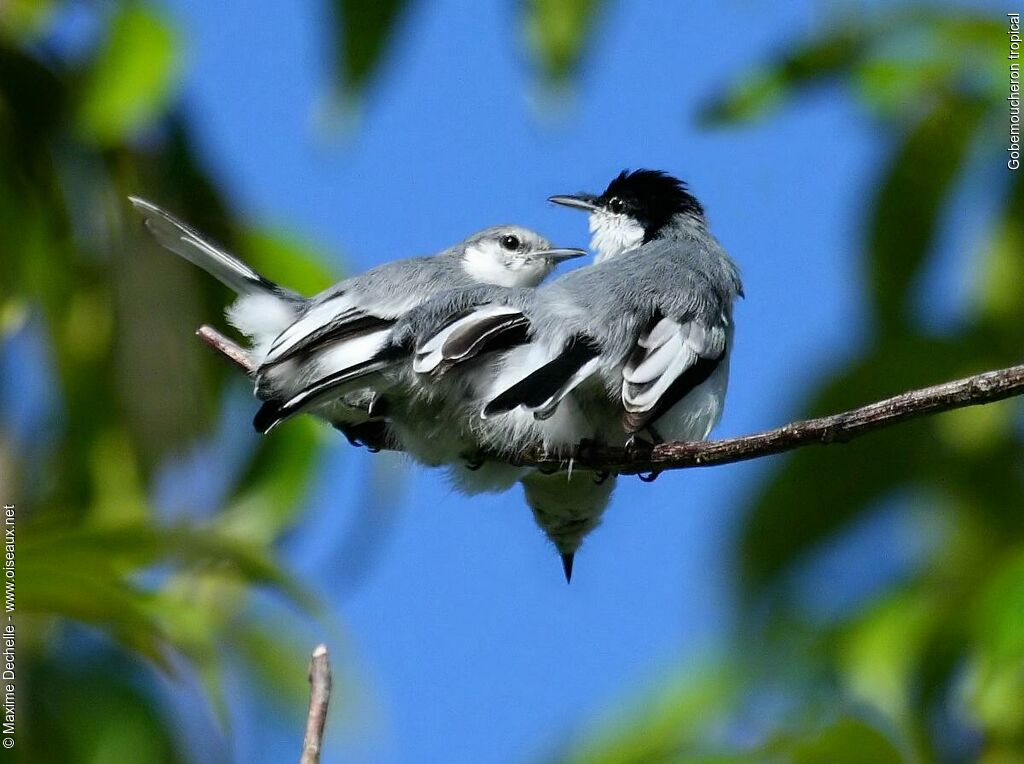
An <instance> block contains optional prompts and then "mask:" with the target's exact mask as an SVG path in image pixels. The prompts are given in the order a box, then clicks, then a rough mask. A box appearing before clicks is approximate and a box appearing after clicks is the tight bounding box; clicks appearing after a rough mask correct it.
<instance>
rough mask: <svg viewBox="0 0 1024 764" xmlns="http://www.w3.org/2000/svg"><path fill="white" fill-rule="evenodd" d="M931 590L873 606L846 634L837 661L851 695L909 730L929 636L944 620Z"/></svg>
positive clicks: (904, 594) (912, 592)
mask: <svg viewBox="0 0 1024 764" xmlns="http://www.w3.org/2000/svg"><path fill="white" fill-rule="evenodd" d="M939 611H940V608H939V607H938V603H937V602H936V601H935V599H934V598H933V597H931V596H930V595H929V593H928V591H927V590H925V591H921V590H910V591H901V592H897V593H895V594H893V595H891V596H889V597H887V598H886V599H884V600H883V601H881V602H879V603H877V604H875V605H874V606H872V607H871V608H870V609H869V610H868V611H867V612H866V613H864V614H863V615H862V616H861V617H859V618H858V619H857V620H856V621H855V622H854V623H853V624H851V625H850V626H849V627H848V628H847V629H845V630H844V633H843V634H842V636H841V638H840V640H839V645H838V650H837V657H838V662H839V666H840V670H841V672H842V673H843V676H844V679H845V682H846V684H847V685H848V687H849V689H850V692H851V694H852V695H853V696H854V697H855V698H857V699H858V700H860V701H862V702H865V703H868V704H870V705H871V706H873V707H874V708H876V709H877V710H878V711H880V712H881V713H883V714H885V715H886V716H887V717H888V718H889V719H890V721H892V722H893V723H894V724H899V725H905V724H907V723H908V722H909V718H908V717H909V715H910V714H911V712H912V710H913V709H912V700H913V699H912V697H911V693H912V691H913V689H914V679H915V673H916V671H917V670H918V668H919V666H918V662H919V661H920V660H921V657H922V651H923V650H924V649H925V647H926V640H927V638H928V636H929V631H930V630H931V629H933V628H934V627H935V624H936V621H937V620H938V618H939V615H940V612H939Z"/></svg>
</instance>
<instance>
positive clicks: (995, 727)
mask: <svg viewBox="0 0 1024 764" xmlns="http://www.w3.org/2000/svg"><path fill="white" fill-rule="evenodd" d="M968 677H969V680H968V687H967V696H968V699H969V703H970V708H971V711H972V712H973V714H974V716H975V717H976V718H977V719H978V720H979V721H980V722H981V724H982V725H983V726H984V727H985V728H986V729H987V730H988V731H990V732H992V733H994V734H996V735H998V736H1000V737H1006V738H1013V737H1019V736H1020V735H1021V734H1024V705H1022V704H1021V703H1020V698H1021V697H1024V550H1019V551H1017V552H1016V553H1015V554H1012V555H1010V556H1009V557H1008V559H1007V560H1006V561H1005V562H1004V563H1003V564H1002V565H1001V566H1000V567H999V568H998V569H997V571H996V573H995V575H993V576H992V579H991V580H990V581H989V583H988V585H987V586H986V587H985V590H984V591H983V592H982V595H981V597H979V601H978V603H977V606H976V608H975V613H974V618H973V628H972V644H971V657H970V671H969V673H968Z"/></svg>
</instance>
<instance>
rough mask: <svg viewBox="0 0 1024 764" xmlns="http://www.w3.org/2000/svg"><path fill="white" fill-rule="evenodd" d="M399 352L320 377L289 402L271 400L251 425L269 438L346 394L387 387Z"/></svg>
mask: <svg viewBox="0 0 1024 764" xmlns="http://www.w3.org/2000/svg"><path fill="white" fill-rule="evenodd" d="M399 352H401V351H400V350H399V349H398V348H395V347H393V346H387V347H385V348H384V349H382V350H381V351H379V352H378V353H377V354H376V355H374V356H373V357H371V358H368V359H366V360H364V361H360V362H359V363H355V364H353V365H351V366H349V367H347V368H344V369H341V370H340V371H336V372H334V373H333V374H328V375H327V376H324V377H321V378H319V379H317V380H315V381H313V382H311V383H310V384H309V385H307V386H306V387H304V388H303V389H302V390H300V391H299V392H298V393H296V394H294V395H291V396H290V397H288V398H284V397H281V398H271V399H270V400H268V401H266V402H265V403H264V404H263V405H262V406H261V407H260V410H259V411H257V412H256V416H255V418H254V419H253V422H252V425H253V427H255V428H256V431H257V432H260V433H263V434H264V435H266V434H267V433H268V432H270V431H271V430H272V429H274V428H275V427H277V425H279V424H281V423H282V422H284V421H285V420H286V419H290V418H291V417H293V416H295V415H296V414H301V413H302V412H304V411H309V410H311V409H315V408H317V407H319V406H323V405H325V404H328V403H330V402H331V401H335V400H338V399H339V398H341V397H342V396H344V395H345V394H346V393H349V392H352V391H353V390H361V389H364V388H372V389H376V388H377V387H381V386H384V383H383V381H382V377H381V375H382V374H383V373H384V372H386V371H387V370H388V369H390V368H392V367H393V366H394V365H395V364H396V362H399V361H400V358H399V356H398V355H397V354H398V353H399Z"/></svg>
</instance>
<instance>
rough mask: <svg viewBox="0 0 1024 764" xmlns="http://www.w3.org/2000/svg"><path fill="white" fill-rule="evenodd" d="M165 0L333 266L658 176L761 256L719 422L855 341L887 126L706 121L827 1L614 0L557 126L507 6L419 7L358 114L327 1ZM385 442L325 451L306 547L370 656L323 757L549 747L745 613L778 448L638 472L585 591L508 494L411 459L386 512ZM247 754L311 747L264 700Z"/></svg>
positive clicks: (581, 565)
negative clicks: (740, 561)
mask: <svg viewBox="0 0 1024 764" xmlns="http://www.w3.org/2000/svg"><path fill="white" fill-rule="evenodd" d="M164 4H165V6H166V7H167V9H168V10H169V12H170V13H171V15H172V17H173V18H174V19H175V21H176V23H177V24H178V25H179V26H180V28H181V30H182V31H183V34H184V37H185V38H186V40H187V43H188V45H187V55H186V69H185V72H184V82H183V90H182V97H183V100H184V104H185V108H186V112H187V114H188V115H189V118H190V120H191V122H192V125H193V126H194V128H195V131H196V134H197V137H198V140H199V145H200V149H201V153H202V154H203V156H204V157H205V159H206V161H207V163H208V165H209V166H210V168H211V169H212V171H213V174H214V176H215V177H216V178H217V179H218V180H219V181H220V182H221V184H222V185H223V187H224V188H225V190H226V191H227V192H228V196H229V198H231V199H232V200H234V202H235V203H236V204H237V205H238V209H239V212H241V213H242V214H244V215H245V216H247V217H249V218H251V219H252V220H259V221H265V222H273V223H280V224H284V225H287V226H288V227H290V228H292V229H294V230H296V231H298V232H300V233H301V234H303V235H305V236H307V237H309V238H310V239H312V240H313V241H316V242H318V243H320V244H322V245H323V246H324V247H325V248H326V250H327V251H329V252H333V253H335V254H336V256H337V257H338V259H339V266H340V267H344V268H345V269H348V270H351V271H357V270H362V269H365V268H367V267H369V266H372V265H374V264H377V263H379V262H382V261H385V260H388V259H391V258H394V257H399V256H407V255H412V254H423V253H428V252H431V251H435V250H437V249H439V248H441V247H443V246H447V245H449V244H451V243H453V242H455V241H458V240H459V239H461V238H463V237H464V236H465V235H466V234H467V233H469V232H470V231H473V230H476V229H479V228H482V227H484V226H488V225H493V224H497V223H502V222H516V223H520V224H523V225H527V226H531V227H535V228H537V229H538V230H540V231H542V232H543V233H545V234H546V235H548V236H549V237H550V238H552V239H553V240H555V241H556V242H558V243H560V244H565V245H585V244H586V242H587V239H588V236H587V232H586V221H585V219H584V217H583V216H581V215H578V214H573V213H572V212H569V211H566V210H563V209H559V208H554V207H552V206H550V205H547V204H546V203H545V202H544V199H545V198H546V197H547V196H548V195H550V194H553V193H559V192H572V191H577V190H581V189H586V190H600V189H601V188H603V186H604V185H605V184H606V183H607V181H608V180H609V179H610V178H611V177H612V176H613V175H614V174H615V173H617V172H618V171H619V170H621V169H622V168H624V167H655V168H661V169H666V170H669V171H671V172H673V173H674V174H678V175H680V176H681V177H683V178H685V179H686V180H688V181H689V182H690V184H691V187H692V189H693V191H694V192H695V193H696V194H697V195H698V196H699V197H700V198H701V199H702V200H703V201H704V203H705V205H706V207H707V209H708V212H709V215H710V217H711V221H712V226H713V230H714V231H715V233H716V234H717V235H718V237H719V239H720V240H721V241H722V242H723V243H724V244H725V246H726V247H727V248H728V249H729V250H730V251H731V252H732V254H733V255H734V257H735V259H736V260H737V261H738V262H739V263H740V265H741V267H742V270H743V274H744V281H745V285H746V292H747V299H746V300H745V301H744V302H742V303H741V304H740V305H739V307H738V309H737V326H738V329H737V339H736V349H735V352H734V355H733V367H732V368H733V372H732V374H733V376H732V384H731V389H730V393H729V397H728V402H727V407H726V413H725V417H724V419H723V421H722V424H721V425H720V427H719V430H718V434H719V435H728V434H739V433H743V432H748V431H753V430H756V429H761V428H764V427H766V426H771V425H774V424H778V423H781V422H783V421H787V420H788V418H789V417H790V416H791V415H792V414H794V413H796V407H797V404H798V402H799V401H800V399H801V394H802V393H804V392H805V391H806V390H807V389H808V388H810V387H811V386H813V384H814V382H815V381H816V380H818V379H820V378H821V377H822V376H824V375H826V374H827V373H828V371H829V369H830V368H832V366H833V365H835V364H836V363H838V362H839V361H840V360H841V359H842V358H843V357H844V356H845V355H847V354H849V353H850V352H851V351H852V350H853V348H854V347H855V346H856V343H857V342H858V340H859V337H858V331H857V327H858V326H859V324H860V323H861V321H860V318H861V317H860V314H859V312H858V311H859V304H858V300H859V290H860V288H861V283H862V277H863V274H862V273H861V271H860V261H859V259H858V251H857V244H856V242H857V229H856V223H857V221H858V219H859V215H860V213H861V211H862V205H861V203H860V199H861V196H862V195H863V194H864V192H865V191H866V189H868V188H869V187H870V186H871V184H872V182H873V179H874V172H875V170H876V169H877V168H878V166H879V162H880V161H881V160H882V159H883V158H884V156H885V148H886V142H885V138H884V136H882V135H880V134H879V133H878V132H877V130H876V129H875V128H874V126H873V125H872V124H871V123H870V122H868V121H867V120H866V118H865V117H864V116H863V115H862V114H861V113H860V112H858V111H857V110H856V108H855V107H854V106H853V105H852V104H850V103H849V102H848V101H845V100H840V99H837V98H835V96H834V95H833V94H822V95H821V96H818V97H810V98H807V99H805V100H804V101H802V102H801V103H800V104H799V105H798V106H797V107H796V108H790V109H787V110H785V111H784V112H783V113H781V114H779V115H777V116H774V117H772V118H771V119H768V120H766V121H764V122H761V123H758V124H757V125H753V126H750V127H744V128H742V129H730V130H717V131H702V130H700V129H698V128H697V127H696V126H695V123H694V115H695V113H696V110H697V107H698V106H699V105H700V104H701V103H702V101H703V99H705V98H706V97H708V96H709V95H710V94H711V93H713V92H715V89H716V88H718V87H720V86H722V85H724V84H725V83H727V82H729V81H731V80H732V78H733V77H735V76H736V75H737V74H738V73H741V72H744V71H746V70H748V69H749V68H750V67H751V66H752V65H754V64H756V63H758V62H760V61H762V60H763V59H764V58H765V56H766V55H767V54H769V53H770V52H771V51H773V50H774V49H776V48H777V47H781V46H782V45H784V44H785V43H786V42H787V41H790V40H792V39H799V38H801V37H803V36H805V35H806V34H808V33H810V32H814V31H816V30H819V29H821V28H822V25H825V24H827V21H828V17H829V14H828V13H827V11H826V10H825V8H824V6H823V5H818V4H814V3H809V2H787V3H781V4H779V3H776V4H752V3H746V2H735V1H734V2H729V3H715V2H696V3H677V2H670V1H668V0H664V1H662V2H650V3H625V2H617V3H609V4H608V5H609V6H610V7H609V8H607V10H606V12H605V13H604V14H603V15H602V17H601V19H600V22H599V25H598V29H597V33H596V35H595V37H594V39H593V41H592V43H591V45H590V46H589V48H588V52H587V58H586V61H585V65H584V67H583V76H582V78H581V80H580V81H579V82H578V87H577V89H576V92H575V97H574V100H573V102H572V103H571V104H570V105H569V106H568V107H567V108H565V109H564V111H563V113H562V114H561V115H560V117H559V118H557V119H556V118H553V117H552V116H551V115H544V114H542V113H540V112H539V111H538V110H537V109H536V108H535V105H534V104H535V103H536V101H537V97H536V96H537V88H536V81H535V76H534V72H533V70H532V69H531V66H530V64H529V61H528V60H526V58H525V57H524V55H523V53H522V46H521V45H519V41H518V39H517V35H519V33H520V32H519V27H518V20H517V18H516V15H515V9H516V7H517V3H513V2H479V3H469V2H466V1H465V0H463V1H462V2H459V1H458V0H441V1H439V2H424V3H420V4H418V7H417V8H416V9H415V10H414V12H413V13H412V15H411V17H410V18H409V19H408V24H407V25H406V27H405V29H404V31H403V33H402V34H401V36H400V37H399V39H398V44H397V46H396V51H395V54H394V55H393V56H392V57H391V58H390V60H389V61H388V62H387V64H386V66H385V68H384V70H383V71H382V72H381V76H380V77H379V79H378V80H377V81H376V83H375V84H374V86H373V87H372V89H371V93H370V97H369V99H368V102H367V104H366V106H365V108H364V110H363V112H362V114H361V118H360V121H359V123H358V125H357V126H356V127H355V129H353V130H352V131H350V132H348V133H341V134H339V133H337V132H334V133H330V132H329V131H327V130H325V126H324V122H323V115H324V111H325V109H324V106H325V104H326V102H327V95H328V92H329V87H330V71H329V66H330V52H329V48H328V45H329V40H328V38H327V30H326V28H325V25H324V22H323V17H322V10H323V4H322V3H320V2H313V1H312V0H294V1H293V2H291V3H287V4H284V3H271V2H258V3H246V4H241V3H210V2H204V1H203V0H165V2H164ZM157 196H158V195H157ZM243 254H244V253H243ZM341 264H343V265H341ZM268 275H269V276H271V277H272V276H273V275H274V274H273V273H272V272H270V273H268ZM211 318H213V317H211ZM238 426H239V427H248V416H247V414H246V413H245V412H242V413H241V415H240V416H239V420H238ZM385 459H386V457H370V456H369V455H367V454H365V453H362V452H360V453H354V452H353V451H351V449H348V448H347V447H346V446H345V445H344V444H343V443H342V442H339V443H337V445H336V446H334V447H332V448H331V449H329V451H328V452H327V454H326V455H325V457H324V467H323V470H322V473H321V475H320V477H319V479H318V481H317V485H316V488H315V490H314V492H313V497H312V499H311V507H310V512H309V514H308V519H307V522H306V524H305V526H304V527H303V528H302V529H301V530H300V531H299V532H298V534H297V535H296V537H295V538H292V539H290V540H289V542H288V544H287V546H286V553H287V555H288V560H289V563H290V564H291V565H292V566H294V568H295V569H297V570H298V571H299V572H300V573H301V574H302V575H303V576H305V577H306V578H307V579H308V580H309V581H310V582H311V583H312V584H313V585H314V586H315V587H316V588H317V589H318V590H319V591H320V592H321V593H322V594H323V595H324V596H325V597H326V598H327V599H328V600H329V601H330V602H331V603H332V605H333V606H334V608H335V614H336V616H337V618H338V620H339V621H340V622H341V623H342V624H343V627H344V631H345V637H346V639H347V643H346V644H345V645H343V646H339V647H340V648H341V649H339V650H338V652H339V653H343V654H344V656H345V659H344V660H345V662H346V663H347V664H348V665H347V666H343V667H342V669H341V673H342V674H343V675H348V676H351V677H355V681H354V684H351V685H349V686H350V691H351V693H352V696H351V697H350V698H349V699H348V704H349V706H350V708H351V707H355V708H358V709H359V710H358V712H353V713H352V714H351V715H349V716H346V717H345V718H337V719H336V720H335V721H334V722H332V723H333V724H335V726H333V727H332V728H331V729H330V730H329V742H328V745H327V751H326V760H327V761H350V760H358V761H366V762H379V763H381V764H385V763H390V762H410V761H415V762H442V761H443V762H462V761H465V762H481V763H482V764H487V763H489V762H507V761H533V760H537V759H538V758H540V757H542V756H543V755H544V754H545V753H547V752H550V751H551V750H552V749H553V748H554V747H555V746H556V745H558V744H559V743H561V742H563V741H564V740H565V739H566V736H567V735H570V734H572V733H573V732H574V731H579V730H582V729H585V728H586V727H587V725H588V723H590V722H591V721H592V720H594V719H596V718H597V717H599V716H601V715H602V714H607V713H609V712H610V711H612V710H614V709H615V708H617V707H619V705H620V704H621V703H623V702H624V701H625V700H626V699H628V698H629V697H631V696H633V695H635V694H636V693H637V692H638V691H641V690H642V689H643V688H644V687H645V686H648V685H650V684H652V683H655V682H656V681H657V679H658V677H659V675H661V674H662V673H663V672H664V671H665V669H666V668H668V667H673V666H679V665H686V664H688V663H696V662H699V661H700V659H701V657H702V656H704V655H707V654H708V653H709V652H711V651H713V650H715V649H716V647H717V646H719V645H720V643H721V640H722V639H723V637H724V636H725V635H726V634H727V632H728V629H729V626H730V620H729V619H730V615H729V614H730V609H731V606H732V592H731V588H730V587H731V584H730V570H731V569H732V568H733V566H734V561H733V560H732V559H731V557H730V555H731V548H730V540H731V534H732V532H733V529H734V527H735V520H736V518H737V515H738V512H739V510H740V509H741V508H742V506H743V502H744V499H745V497H747V496H748V495H749V494H750V492H751V491H752V490H753V487H754V486H755V485H756V481H757V479H758V477H759V476H760V475H762V474H763V473H764V471H765V470H766V469H767V468H768V467H769V464H768V463H766V462H761V463H756V464H743V465H735V466H730V467H724V468H718V469H713V470H693V471H686V472H680V473H675V474H669V475H665V476H663V477H662V478H661V479H660V480H658V482H656V483H654V484H652V485H645V484H641V483H640V482H639V481H637V480H635V479H627V480H623V481H621V483H620V486H619V488H618V490H617V493H616V495H615V498H614V500H613V503H612V506H611V509H610V510H609V512H608V513H607V515H606V520H605V522H604V524H603V526H602V527H601V528H600V529H598V531H597V532H595V533H594V534H593V535H592V536H591V538H590V539H589V540H588V542H587V543H586V545H585V546H584V548H583V549H582V550H581V552H580V553H579V555H578V556H577V561H576V573H575V575H574V579H573V583H572V585H571V586H566V585H565V583H564V581H563V579H562V576H561V571H560V566H559V561H558V558H557V555H556V554H555V553H554V550H553V549H552V548H550V546H549V545H548V544H547V543H546V542H545V540H544V539H543V537H542V536H541V534H540V532H539V531H538V530H537V529H536V528H535V527H534V525H533V523H532V519H531V517H530V515H529V513H528V511H527V510H526V508H525V506H524V505H523V503H522V500H521V497H520V496H519V494H518V490H515V491H512V492H510V493H509V494H506V495H502V496H484V497H475V498H473V499H467V498H463V497H461V496H459V495H457V494H455V493H454V492H453V491H452V490H451V489H450V488H449V487H448V486H447V485H445V483H444V481H443V479H442V478H441V476H439V475H438V474H436V473H432V472H430V471H427V470H424V469H420V468H409V469H404V470H402V472H401V475H402V480H403V481H404V484H403V485H402V486H401V488H400V489H399V491H398V493H397V494H396V495H397V500H396V501H394V502H384V503H383V504H386V506H384V507H383V511H381V509H380V508H378V514H377V515H373V516H372V519H371V520H370V521H366V519H365V518H364V517H362V516H361V514H360V513H361V512H362V511H363V509H364V508H365V506H366V504H367V501H366V496H365V491H366V486H367V483H366V480H365V475H366V473H367V470H368V469H369V468H371V467H376V468H377V469H382V467H381V465H382V464H388V463H389V462H386V461H384V460H385ZM384 469H386V468H384ZM367 522H369V525H366V523H367ZM360 523H364V526H362V527H368V528H369V529H370V532H372V531H373V529H374V528H377V529H379V530H380V533H379V538H380V547H379V548H378V549H377V550H376V551H377V554H376V555H375V556H374V558H373V560H372V561H371V562H372V564H370V565H368V566H366V567H365V569H360V570H359V571H357V572H358V580H357V581H356V583H355V584H354V585H353V584H352V583H351V582H352V580H353V577H354V575H355V573H354V572H353V570H352V569H351V567H352V566H351V561H350V560H349V559H342V558H341V557H340V555H339V550H340V549H341V548H342V547H343V544H344V542H345V538H346V535H347V534H348V533H349V532H350V531H351V529H352V528H353V527H354V526H358V525H359V524H360ZM375 523H376V524H375ZM838 575H842V572H841V571H840V572H839V574H838ZM336 582H344V585H341V584H336ZM232 745H233V750H234V755H235V756H236V758H237V760H239V761H259V760H266V761H276V760H288V759H289V758H291V757H292V756H293V755H294V751H295V749H296V745H297V744H296V739H295V730H294V729H291V728H289V727H286V726H284V725H283V724H281V723H280V722H278V721H277V720H275V719H273V718H272V717H270V716H269V715H267V714H266V712H265V711H263V712H261V711H260V710H259V709H258V708H256V707H252V708H249V709H248V711H246V712H244V713H243V714H242V715H241V717H240V718H239V719H238V720H237V725H236V728H235V734H234V735H233V743H232Z"/></svg>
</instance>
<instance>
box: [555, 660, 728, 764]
mask: <svg viewBox="0 0 1024 764" xmlns="http://www.w3.org/2000/svg"><path fill="white" fill-rule="evenodd" d="M738 679H739V677H737V676H736V672H735V671H734V670H733V669H732V668H730V667H727V666H725V665H718V664H712V665H706V666H702V667H699V668H696V669H694V668H693V667H692V666H691V667H688V668H687V669H685V670H682V669H680V670H676V671H675V672H673V673H671V674H670V675H668V676H666V677H664V678H662V679H661V680H660V682H659V683H658V685H657V686H656V687H655V689H654V690H653V691H651V692H649V693H647V694H646V696H645V697H641V698H637V699H636V702H635V704H634V709H635V710H634V709H630V708H627V709H624V712H623V713H620V714H619V715H618V718H617V719H615V720H614V721H612V722H611V723H610V724H608V726H607V728H606V729H601V730H598V731H597V732H596V733H593V735H592V736H591V737H590V738H589V739H586V740H584V741H582V742H581V743H579V744H577V745H576V746H575V747H574V748H573V750H572V751H571V752H570V753H568V754H566V755H565V756H564V757H560V758H559V760H560V761H565V762H566V763H567V764H646V763H649V762H670V761H697V760H700V761H704V760H705V758H704V757H703V756H700V755H699V754H698V751H699V749H700V747H701V744H702V741H703V740H704V739H705V738H706V736H707V734H708V732H709V731H710V730H712V729H713V728H714V726H715V724H716V723H718V722H720V721H721V720H722V719H723V718H724V716H725V714H726V713H727V712H728V711H729V709H730V708H731V707H732V705H733V704H734V702H735V701H736V699H737V692H738V691H739V683H738ZM715 760H718V759H715Z"/></svg>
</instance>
